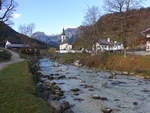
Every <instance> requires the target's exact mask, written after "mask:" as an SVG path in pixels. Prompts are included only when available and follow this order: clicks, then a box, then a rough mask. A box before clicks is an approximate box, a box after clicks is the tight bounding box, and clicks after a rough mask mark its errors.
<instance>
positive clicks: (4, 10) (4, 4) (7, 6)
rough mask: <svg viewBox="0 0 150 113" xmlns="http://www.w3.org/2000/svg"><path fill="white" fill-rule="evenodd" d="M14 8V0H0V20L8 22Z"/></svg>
mask: <svg viewBox="0 0 150 113" xmlns="http://www.w3.org/2000/svg"><path fill="white" fill-rule="evenodd" d="M15 8H16V2H15V1H14V0H0V22H8V21H9V20H10V19H11V18H12V17H13V16H12V15H13V13H14V11H15Z"/></svg>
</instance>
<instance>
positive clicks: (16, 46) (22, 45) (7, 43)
mask: <svg viewBox="0 0 150 113" xmlns="http://www.w3.org/2000/svg"><path fill="white" fill-rule="evenodd" d="M29 47H30V46H29V45H26V44H12V43H11V42H9V41H8V40H7V41H6V44H5V48H29Z"/></svg>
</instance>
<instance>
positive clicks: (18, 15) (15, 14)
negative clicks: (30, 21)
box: [12, 13, 21, 19]
mask: <svg viewBox="0 0 150 113" xmlns="http://www.w3.org/2000/svg"><path fill="white" fill-rule="evenodd" d="M12 16H13V18H14V19H17V18H20V17H21V14H19V13H14V14H13V15H12Z"/></svg>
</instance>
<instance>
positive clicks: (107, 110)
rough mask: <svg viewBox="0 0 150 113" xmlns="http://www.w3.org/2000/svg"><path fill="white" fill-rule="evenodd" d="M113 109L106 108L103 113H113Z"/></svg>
mask: <svg viewBox="0 0 150 113" xmlns="http://www.w3.org/2000/svg"><path fill="white" fill-rule="evenodd" d="M112 111H113V110H112V109H111V108H104V109H102V112H103V113H112Z"/></svg>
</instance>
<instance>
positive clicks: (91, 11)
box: [83, 6, 100, 26]
mask: <svg viewBox="0 0 150 113" xmlns="http://www.w3.org/2000/svg"><path fill="white" fill-rule="evenodd" d="M99 18H100V11H99V8H98V7H96V6H92V7H88V9H87V12H86V14H85V16H84V22H83V25H85V26H91V25H94V24H95V23H96V22H97V20H98V19H99Z"/></svg>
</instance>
